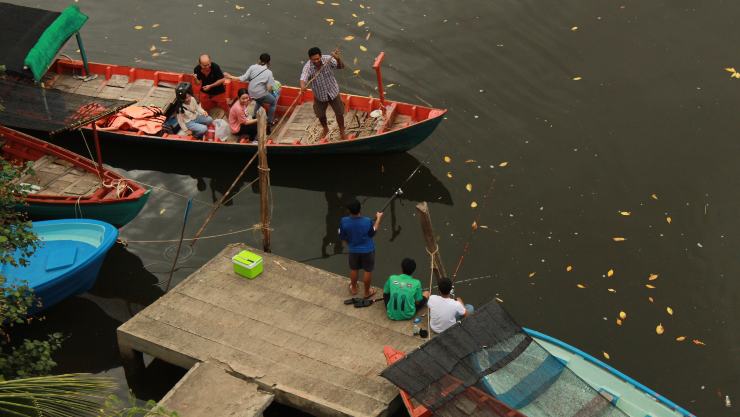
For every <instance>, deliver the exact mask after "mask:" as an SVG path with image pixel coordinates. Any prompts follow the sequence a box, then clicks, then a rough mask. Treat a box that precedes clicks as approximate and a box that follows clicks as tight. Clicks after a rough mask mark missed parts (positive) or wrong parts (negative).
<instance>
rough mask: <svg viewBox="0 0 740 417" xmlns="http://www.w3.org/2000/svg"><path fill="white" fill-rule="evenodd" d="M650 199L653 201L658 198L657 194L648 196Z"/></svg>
mask: <svg viewBox="0 0 740 417" xmlns="http://www.w3.org/2000/svg"><path fill="white" fill-rule="evenodd" d="M650 198H652V199H653V200H657V199H658V196H657V194H650Z"/></svg>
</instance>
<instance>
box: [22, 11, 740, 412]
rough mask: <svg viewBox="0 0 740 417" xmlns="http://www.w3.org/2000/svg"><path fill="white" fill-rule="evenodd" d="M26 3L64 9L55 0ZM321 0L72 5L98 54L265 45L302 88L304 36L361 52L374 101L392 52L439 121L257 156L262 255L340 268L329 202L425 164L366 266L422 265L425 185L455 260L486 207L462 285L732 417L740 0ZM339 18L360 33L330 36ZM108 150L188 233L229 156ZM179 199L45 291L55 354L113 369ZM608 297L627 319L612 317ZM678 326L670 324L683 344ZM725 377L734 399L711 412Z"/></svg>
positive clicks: (403, 84) (217, 191) (166, 58)
mask: <svg viewBox="0 0 740 417" xmlns="http://www.w3.org/2000/svg"><path fill="white" fill-rule="evenodd" d="M19 3H21V4H25V5H32V6H39V7H43V8H49V9H55V10H61V9H62V8H63V7H64V6H66V5H67V3H68V2H67V1H52V0H49V1H41V2H19ZM336 3H338V5H336V6H333V5H332V4H331V2H330V1H328V0H327V1H326V4H324V5H321V4H318V3H317V2H316V1H296V0H276V1H269V2H265V1H239V0H237V1H236V2H234V1H213V0H193V1H179V0H178V1H167V2H165V1H146V2H145V1H86V0H82V1H80V2H79V5H80V7H81V8H82V10H83V11H84V12H85V13H87V14H88V15H89V16H90V21H89V22H88V24H87V26H86V28H85V29H84V31H83V38H84V40H85V42H86V49H87V52H88V55H89V57H90V59H91V60H93V61H99V62H107V63H115V64H125V65H138V66H143V67H151V68H159V69H171V70H178V71H189V70H190V69H192V67H193V66H194V65H195V62H196V59H197V56H198V55H199V54H200V53H202V52H208V53H210V54H211V55H212V57H213V60H214V61H215V62H217V63H218V64H220V65H221V66H222V68H224V69H225V70H226V71H229V72H232V73H239V72H240V71H243V70H244V69H245V68H246V67H247V66H248V65H249V64H251V63H253V62H254V61H255V60H256V59H257V57H258V55H259V53H261V52H263V51H269V52H270V53H271V55H272V63H273V71H274V73H275V76H276V78H277V79H279V80H281V81H282V82H284V83H287V84H296V83H297V78H298V76H299V72H300V68H301V64H302V62H303V61H304V59H305V52H306V50H307V48H308V47H310V46H314V45H318V46H320V47H322V48H323V49H324V50H330V49H331V48H333V47H335V46H337V45H338V46H340V47H341V48H342V49H343V54H344V56H345V58H346V59H347V60H348V61H350V62H352V61H354V58H357V64H353V65H352V67H353V68H357V69H360V70H361V72H360V75H359V77H352V73H351V70H347V71H345V72H346V74H345V75H343V76H341V77H339V82H340V85H341V88H342V90H343V91H347V92H353V93H357V94H363V95H366V94H370V93H372V86H373V85H374V78H373V74H372V72H371V70H370V65H371V63H372V59H373V58H374V57H375V55H376V54H377V53H378V52H379V51H385V52H386V65H385V69H384V81H385V84H393V85H392V86H389V88H388V89H387V93H388V96H389V97H390V98H392V99H395V100H402V101H408V102H429V103H431V104H433V105H434V106H436V107H445V108H448V109H449V110H450V111H449V114H448V118H447V120H446V121H444V122H443V123H442V125H441V126H440V127H439V128H438V129H437V130H436V132H435V133H434V134H433V135H432V136H431V137H430V138H429V139H428V140H427V141H426V142H424V143H423V144H422V145H421V146H419V147H417V148H415V149H414V150H412V151H411V152H409V153H408V154H402V155H387V156H378V157H373V158H365V157H335V158H304V159H299V160H289V161H277V160H276V161H271V167H272V175H273V192H274V202H275V207H274V214H273V226H274V228H275V230H274V233H273V238H272V239H273V251H274V252H275V253H277V254H280V255H283V256H287V257H290V258H293V259H299V260H307V262H308V263H310V264H312V265H314V266H317V267H320V268H324V269H328V270H330V271H333V272H337V273H345V269H346V266H345V265H346V258H345V257H344V256H342V255H335V253H336V251H337V246H336V245H337V244H338V242H337V238H336V235H335V231H336V226H337V223H338V220H339V218H340V217H341V216H342V215H343V213H344V210H343V201H345V200H346V199H348V198H350V197H352V196H356V197H358V198H360V199H361V201H363V202H364V205H365V207H366V209H367V211H370V212H372V211H373V210H376V209H378V208H380V207H382V205H383V204H384V203H385V201H386V199H387V198H388V197H389V196H390V195H391V193H392V192H393V190H394V189H395V188H396V187H398V186H399V184H400V183H401V182H402V181H403V179H405V178H406V177H407V176H408V174H409V173H410V172H411V171H412V170H413V169H414V168H415V167H416V166H417V164H419V163H420V162H424V163H425V166H424V168H423V169H422V170H421V171H420V173H419V174H418V175H416V176H415V177H414V178H413V179H412V180H411V181H410V182H409V183H408V184H406V185H405V186H404V187H403V188H404V191H405V194H404V197H405V198H403V199H401V200H400V201H397V202H396V203H394V207H393V213H392V214H393V215H392V216H391V215H389V216H387V219H386V221H385V222H384V224H383V226H384V228H383V230H382V231H381V232H380V233H379V235H378V236H377V238H376V243H377V246H378V257H377V263H378V265H377V273H376V276H375V283H376V284H381V283H382V282H383V279H384V278H385V276H387V274H389V273H392V272H395V270H396V269H397V265H398V264H399V261H400V259H401V258H402V257H404V256H411V257H415V258H416V259H417V261H419V263H420V264H425V262H426V258H425V257H426V254H425V252H424V249H423V244H422V240H421V234H420V231H419V226H418V220H417V218H416V217H414V209H413V207H414V204H415V202H417V201H422V200H426V201H429V202H430V203H431V211H432V216H433V221H434V225H435V228H436V232H437V233H438V234H439V235H440V236H441V240H440V247H441V253H442V254H443V258H444V260H445V262H446V263H447V267H448V269H454V266H455V265H456V263H457V262H458V259H459V257H460V255H461V254H462V250H463V247H464V245H465V243H466V242H467V241H468V240H469V239H470V237H471V235H470V225H471V223H472V222H473V220H474V219H475V218H476V216H480V218H479V220H478V223H479V224H480V225H481V226H486V228H482V227H481V228H479V229H478V231H477V232H476V233H475V234H474V235H473V236H472V243H471V245H470V250H469V253H468V254H467V256H466V257H465V261H464V264H463V265H462V267H461V269H460V273H459V276H458V279H459V280H460V281H461V282H462V280H466V279H467V280H469V279H471V278H475V277H480V276H486V278H482V279H477V280H470V281H467V282H464V283H461V284H460V285H458V287H457V292H458V294H459V295H461V296H463V297H465V298H466V301H468V302H472V303H474V304H478V305H480V304H482V303H485V302H487V301H489V300H492V299H494V298H495V297H498V298H499V299H500V300H502V301H503V303H504V306H505V307H506V308H507V309H508V310H509V311H510V312H511V313H512V315H513V316H514V317H515V318H516V319H517V320H518V321H519V323H520V324H522V325H524V326H527V327H530V328H533V329H537V330H540V331H543V332H545V333H548V334H550V335H552V336H555V337H557V338H560V339H562V340H565V341H567V342H569V343H571V344H573V345H575V346H578V347H580V348H581V349H583V350H585V351H587V352H589V353H591V354H593V355H595V356H597V357H603V352H606V353H608V355H609V356H610V358H611V359H610V360H609V361H608V362H609V363H610V364H611V365H613V366H615V367H616V368H618V369H620V370H621V371H623V372H625V373H626V374H628V375H630V376H632V377H634V378H635V379H637V380H639V381H641V382H642V383H644V384H646V385H647V386H649V387H651V388H653V389H655V390H656V391H658V392H660V393H662V394H664V395H666V396H667V397H669V398H671V399H672V400H673V401H675V402H677V403H679V404H680V405H682V406H684V407H685V408H687V409H689V410H690V411H692V412H694V413H696V414H697V415H701V416H731V415H738V412H737V407H740V331H739V330H738V322H737V320H738V318H740V284H739V283H738V282H739V281H738V279H739V278H740V277H739V275H740V257H739V256H738V249H739V248H740V230H739V227H740V220H738V212H739V209H740V194H739V193H738V188H739V186H740V164H738V163H737V158H738V157H739V154H738V150H740V139H739V138H738V135H737V131H738V120H739V118H738V112H739V111H740V79H735V78H732V77H731V73H730V72H727V71H725V68H726V67H733V66H736V67H737V68H739V69H740V54H739V53H738V48H737V39H739V38H740V25H738V24H737V16H738V15H740V3H738V2H731V1H723V0H705V1H688V0H673V1H666V0H653V1H633V0H595V1H583V0H580V1H578V0H564V1H560V2H551V1H550V2H548V1H542V0H538V1H534V0H517V1H513V0H465V1H446V2H441V1H400V0H399V1H389V0H388V1H373V0H366V1H363V2H360V1H357V0H355V1H350V0H336ZM361 5H362V6H365V7H364V8H362V7H361ZM237 6H238V7H237ZM242 7H243V8H242ZM353 14H355V15H356V16H357V17H354V16H353ZM327 18H331V19H334V21H335V23H334V24H333V25H329V24H328V22H327V20H326V19H327ZM359 21H364V25H363V26H358V22H359ZM136 25H141V26H143V29H140V30H136V29H135V28H134V27H135V26H136ZM155 25H157V26H156V27H155ZM368 34H369V35H370V37H369V39H366V36H368ZM348 35H353V36H354V37H355V38H354V39H353V40H351V41H345V40H344V38H345V37H346V36H348ZM162 36H166V37H167V39H168V40H169V41H168V42H162V40H161V39H162V38H161V37H162ZM153 45H154V46H155V48H156V51H157V52H158V55H157V56H153V55H152V52H151V51H150V48H151V47H152V46H153ZM361 45H362V46H363V47H365V48H366V49H367V51H363V50H362V49H361ZM75 49H76V46H73V45H72V44H70V46H68V47H67V48H66V50H67V52H68V53H70V54H74V52H75ZM358 78H359V79H358ZM69 141H70V145H71V144H72V142H73V138H70V139H69ZM104 151H106V154H105V160H106V162H107V163H108V164H110V165H111V166H113V167H115V168H118V169H119V170H121V171H122V172H125V173H126V174H127V175H129V176H130V177H132V178H134V179H137V180H139V181H141V182H143V183H146V184H155V185H157V186H160V187H164V188H166V189H167V190H170V191H172V192H174V193H178V194H180V195H182V196H188V197H193V198H194V199H195V200H196V202H195V205H194V211H193V212H192V213H191V216H190V218H191V220H190V223H189V227H188V230H187V234H188V235H192V234H193V233H194V232H195V231H196V230H197V228H198V226H199V225H200V224H201V223H202V222H203V220H204V218H205V216H206V215H207V213H208V209H209V206H208V205H209V204H210V203H212V202H213V201H214V198H216V199H217V198H219V197H220V196H221V194H222V193H223V192H224V191H225V190H226V188H227V187H228V186H229V184H230V183H231V181H232V180H233V179H234V178H235V176H236V175H237V173H238V172H239V171H240V169H241V167H242V165H243V163H244V162H245V161H244V159H243V158H240V157H229V156H225V155H217V154H214V155H193V154H189V155H188V154H178V153H175V152H166V153H165V152H162V151H161V150H152V149H147V148H130V149H121V148H115V147H111V146H107V147H105V148H104ZM445 156H447V157H449V162H446V158H445ZM254 175H255V173H254V172H250V174H248V175H247V176H248V177H249V179H251V178H253V177H254ZM492 179H495V183H494V184H493V189H492V192H490V193H489V194H490V195H489V197H488V198H484V197H483V195H484V194H485V193H486V190H487V189H488V188H489V186H490V184H491V181H492ZM467 184H471V186H472V191H468V190H467V189H466V185H467ZM240 189H242V192H241V193H240V194H239V195H238V196H237V197H236V198H235V200H234V202H233V204H231V205H229V206H227V207H224V208H223V209H222V210H221V211H220V212H219V213H218V215H217V217H216V218H215V220H214V221H213V222H212V223H211V224H210V225H209V227H208V229H207V231H206V234H208V235H213V234H219V233H225V232H229V231H233V230H238V229H243V228H247V227H250V226H251V225H252V224H254V223H256V222H258V218H259V217H258V216H259V202H258V198H257V194H256V190H255V189H250V188H249V187H240ZM474 201H475V202H476V203H477V205H478V206H477V208H472V207H471V203H472V202H474ZM184 208H185V199H184V198H183V197H181V196H177V195H175V194H173V193H168V192H164V191H161V190H155V192H154V194H153V196H152V198H151V199H150V201H149V203H148V204H147V206H146V207H145V208H144V211H143V212H142V213H141V215H140V216H139V217H138V218H137V219H136V220H134V221H133V222H131V223H130V224H129V225H128V226H126V227H125V228H123V229H122V231H121V236H122V237H123V238H124V239H128V240H129V241H131V243H130V245H129V246H128V247H126V248H124V247H121V246H120V245H119V246H116V247H115V248H114V249H113V250H112V251H111V253H110V254H109V256H108V258H107V260H106V263H105V265H104V268H103V271H102V273H101V276H100V278H99V280H98V284H97V285H96V287H95V289H94V290H93V291H92V292H91V293H90V294H87V295H85V296H83V297H79V298H75V299H70V300H68V301H66V302H64V303H62V304H61V305H59V306H58V307H56V308H54V309H52V310H51V311H49V312H48V315H47V321H45V322H44V323H43V324H42V325H40V326H38V327H37V328H35V329H34V331H38V332H42V331H46V330H50V329H53V330H59V331H63V332H65V333H66V334H67V335H68V340H67V342H66V343H65V346H64V349H63V350H62V351H61V352H60V353H59V354H58V355H57V358H58V362H59V368H58V370H59V371H61V372H95V373H103V374H109V375H113V376H115V377H116V378H119V379H121V381H122V382H124V381H123V379H122V371H121V368H120V361H119V359H118V353H117V348H116V344H115V328H116V327H117V326H118V325H119V324H120V323H122V322H123V321H125V320H127V319H128V318H129V317H131V315H132V314H135V312H136V311H138V310H140V309H141V308H142V307H143V306H145V305H147V304H149V303H151V302H152V301H153V300H155V299H156V298H157V297H159V296H160V295H161V294H162V286H163V284H162V282H163V281H165V280H166V278H167V272H168V270H169V266H170V263H171V256H172V252H173V249H174V245H173V244H172V243H163V244H145V243H135V242H134V241H137V240H168V239H175V238H177V237H178V236H179V228H180V224H181V219H182V213H183V210H184ZM620 212H623V213H620ZM389 214H390V213H389ZM626 214H628V215H626ZM615 237H621V238H624V239H625V240H623V241H615V240H614V238H615ZM237 241H246V242H247V243H250V244H254V245H259V237H258V236H257V235H253V234H251V233H248V234H240V235H235V236H229V237H224V238H217V239H210V240H203V241H201V242H199V243H198V244H197V245H196V246H195V250H194V251H193V252H192V253H189V252H187V253H185V255H186V256H185V257H184V259H183V260H182V262H181V264H180V267H179V269H178V270H177V272H176V274H175V280H176V281H178V280H182V279H183V278H185V277H186V276H187V275H188V274H190V273H191V272H192V271H193V270H195V269H196V268H198V267H199V266H200V265H202V264H203V263H204V262H205V261H206V260H208V259H209V258H211V257H212V256H213V255H215V254H216V253H217V252H218V251H220V250H221V249H222V248H223V246H224V245H225V244H227V243H230V242H237ZM569 270H570V271H569ZM610 270H611V271H612V272H611V273H609V272H608V271H610ZM420 274H421V275H422V276H423V275H426V274H427V272H426V271H423V270H422V271H420ZM651 274H656V275H657V279H653V280H649V277H650V276H651ZM579 285H580V286H581V287H585V288H580V287H579ZM646 285H652V286H653V287H655V288H648V287H646ZM649 298H652V302H651V301H650V299H649ZM669 307H670V308H671V309H672V311H673V314H672V315H670V314H668V312H667V308H669ZM620 311H624V312H626V313H627V315H628V318H627V319H626V320H625V321H624V323H623V325H622V326H617V324H616V323H615V320H616V318H617V317H618V314H619V312H620ZM659 324H662V326H663V327H664V329H665V333H664V334H662V335H658V334H656V326H658V325H659ZM680 336H684V337H685V338H686V340H685V341H683V342H679V341H676V338H678V337H680ZM693 340H696V341H697V342H696V343H694V342H692V341H693ZM699 343H701V344H699ZM124 383H125V382H124ZM152 395H155V394H152ZM725 395H729V396H730V398H731V399H732V400H734V403H735V405H734V407H733V408H729V409H728V408H725V406H724V397H725ZM140 396H146V394H140Z"/></svg>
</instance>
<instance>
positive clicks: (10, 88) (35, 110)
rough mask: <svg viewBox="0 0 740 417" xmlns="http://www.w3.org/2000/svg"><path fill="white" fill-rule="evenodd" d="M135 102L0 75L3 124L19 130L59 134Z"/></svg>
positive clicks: (0, 117) (0, 122) (0, 109)
mask: <svg viewBox="0 0 740 417" xmlns="http://www.w3.org/2000/svg"><path fill="white" fill-rule="evenodd" d="M131 104H134V101H123V100H113V99H103V98H97V97H91V96H84V95H80V94H73V93H65V92H63V91H60V90H56V89H47V88H41V87H40V86H38V85H34V84H32V83H28V82H25V81H22V80H20V81H19V80H13V79H10V78H0V124H3V125H5V126H8V127H11V128H16V129H28V130H34V131H42V132H49V133H51V134H55V133H58V132H60V131H64V130H71V129H76V128H78V127H81V126H84V125H87V124H89V123H91V122H93V121H95V120H97V119H100V118H102V117H105V116H108V115H111V114H114V113H116V112H117V111H118V110H120V109H122V108H125V107H127V106H130V105H131Z"/></svg>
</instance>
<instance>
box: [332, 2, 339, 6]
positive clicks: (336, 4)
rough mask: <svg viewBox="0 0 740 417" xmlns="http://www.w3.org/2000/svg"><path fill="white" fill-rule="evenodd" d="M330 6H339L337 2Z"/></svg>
mask: <svg viewBox="0 0 740 417" xmlns="http://www.w3.org/2000/svg"><path fill="white" fill-rule="evenodd" d="M331 5H332V6H339V3H332V4H331Z"/></svg>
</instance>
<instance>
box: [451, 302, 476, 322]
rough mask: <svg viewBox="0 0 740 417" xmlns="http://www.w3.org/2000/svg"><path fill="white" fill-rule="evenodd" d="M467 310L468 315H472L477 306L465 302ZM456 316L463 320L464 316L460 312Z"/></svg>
mask: <svg viewBox="0 0 740 417" xmlns="http://www.w3.org/2000/svg"><path fill="white" fill-rule="evenodd" d="M465 311H467V312H468V315H471V314H473V312H474V311H475V308H474V307H473V305H472V304H465ZM455 318H456V319H458V320H462V318H463V316H462V315H460V314H458V315H457V316H456V317H455Z"/></svg>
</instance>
